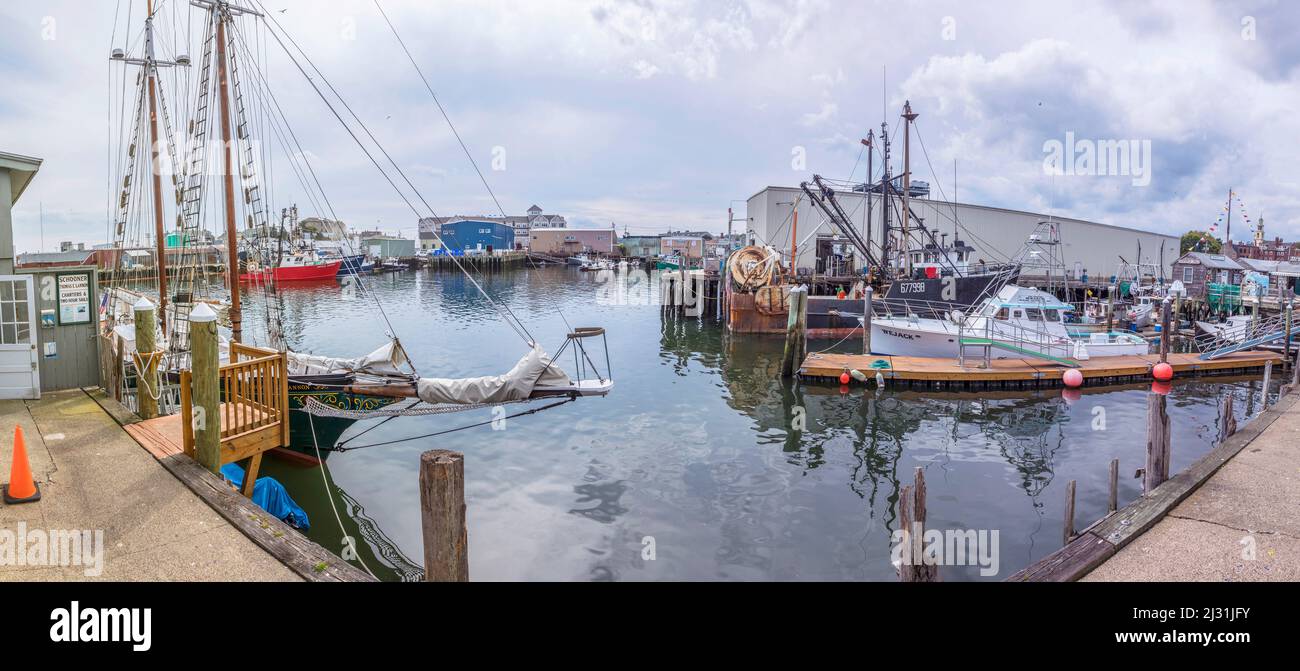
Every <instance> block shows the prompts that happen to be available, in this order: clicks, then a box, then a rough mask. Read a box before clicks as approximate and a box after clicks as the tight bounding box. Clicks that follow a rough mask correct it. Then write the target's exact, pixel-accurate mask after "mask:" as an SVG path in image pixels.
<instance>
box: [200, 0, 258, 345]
mask: <svg viewBox="0 0 1300 671" xmlns="http://www.w3.org/2000/svg"><path fill="white" fill-rule="evenodd" d="M190 4H192V5H194V6H195V7H201V8H203V9H206V10H208V14H209V16H210V19H211V22H212V23H213V24H214V25H215V29H216V47H217V49H216V51H217V54H216V62H217V80H218V84H217V90H218V102H219V105H218V110H219V116H220V117H221V152H222V174H223V180H222V182H223V184H222V190H223V194H224V204H225V207H224V210H225V232H226V283H227V285H228V287H229V289H230V331H231V340H233V341H234V342H240V341H241V340H242V339H243V310H242V309H241V306H240V300H239V231H238V229H237V227H236V226H235V174H234V173H235V168H234V155H233V149H232V147H231V135H232V133H231V123H230V120H231V107H230V97H231V96H230V89H231V84H230V79H231V75H230V73H231V70H232V69H233V67H234V60H233V58H232V57H231V56H230V55H229V54H227V46H228V45H229V37H228V36H227V30H228V28H229V25H230V22H231V18H232V17H233V16H235V15H243V14H249V15H252V16H261V14H260V13H258V12H255V11H253V10H250V9H246V8H243V7H239V6H237V5H234V4H231V3H230V2H228V1H227V0H190ZM207 67H208V64H207V63H204V69H205V72H206V69H207ZM236 94H237V95H238V92H236ZM241 100H242V98H241ZM238 113H239V115H240V126H239V129H238V133H239V140H240V141H241V142H242V141H247V139H248V129H247V126H246V124H245V123H244V121H243V108H242V106H241V107H240V109H239V110H238ZM249 158H250V164H249V166H247V169H246V170H245V171H244V172H243V173H242V176H243V178H244V179H251V178H252V166H251V152H250V156H249ZM256 188H257V187H256V186H255V185H250V186H247V187H246V189H245V198H244V200H245V202H246V203H249V204H252V203H253V200H254V198H253V191H254V190H255V189H256ZM256 200H257V204H258V205H259V206H260V203H261V199H260V197H258V198H257V199H256ZM252 218H253V217H252V214H251V213H250V215H249V219H250V220H251V219H252Z"/></svg>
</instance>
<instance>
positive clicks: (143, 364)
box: [132, 296, 162, 419]
mask: <svg viewBox="0 0 1300 671" xmlns="http://www.w3.org/2000/svg"><path fill="white" fill-rule="evenodd" d="M132 311H133V312H134V313H135V373H136V385H135V394H136V399H137V401H138V402H137V404H136V413H137V414H139V415H140V418H141V419H153V418H154V417H157V416H158V399H159V397H160V396H161V395H162V393H161V389H162V379H161V376H159V375H158V360H159V359H160V358H161V357H162V352H159V351H158V346H157V338H156V337H155V336H156V334H157V329H158V323H157V318H158V308H156V307H155V306H154V304H153V302H152V301H150V300H149V299H148V298H144V297H143V296H142V297H141V298H140V300H139V301H137V302H136V304H135V305H134V306H132Z"/></svg>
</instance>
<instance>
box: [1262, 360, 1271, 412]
mask: <svg viewBox="0 0 1300 671" xmlns="http://www.w3.org/2000/svg"><path fill="white" fill-rule="evenodd" d="M1272 378H1273V362H1272V361H1270V362H1268V363H1266V364H1264V382H1263V387H1264V393H1263V394H1262V404H1263V409H1264V410H1268V386H1269V383H1270V382H1271V381H1272Z"/></svg>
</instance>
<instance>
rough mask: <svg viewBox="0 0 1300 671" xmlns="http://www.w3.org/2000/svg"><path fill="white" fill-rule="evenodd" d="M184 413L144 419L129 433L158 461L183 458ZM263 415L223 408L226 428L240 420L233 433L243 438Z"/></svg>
mask: <svg viewBox="0 0 1300 671" xmlns="http://www.w3.org/2000/svg"><path fill="white" fill-rule="evenodd" d="M181 416H182V415H181V413H176V414H172V415H163V416H162V417H155V418H153V419H145V420H141V421H138V422H135V423H133V424H127V425H126V426H125V427H123V428H125V429H126V432H127V433H129V434H131V437H132V438H134V439H135V442H137V443H140V445H141V446H142V447H144V449H146V450H148V451H149V454H152V455H153V456H154V457H155V458H157V459H164V458H166V457H170V456H171V455H173V454H182V453H183V452H184V451H185V448H184V446H185V442H184V440H185V439H184V437H183V435H182V433H183V431H182V430H183V428H184V427H182V426H181ZM262 416H263V413H261V412H260V411H258V410H256V409H255V408H248V407H245V408H244V409H243V410H241V411H240V412H238V413H236V412H235V411H234V409H233V406H232V404H230V403H222V404H221V417H222V422H223V425H225V426H232V423H234V422H236V417H238V423H237V424H234V425H233V427H234V429H235V430H234V433H236V434H240V433H244V432H245V431H248V430H251V429H253V428H254V427H255V426H256V424H257V422H258V421H260V420H261V418H262Z"/></svg>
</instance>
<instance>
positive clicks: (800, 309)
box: [781, 285, 808, 377]
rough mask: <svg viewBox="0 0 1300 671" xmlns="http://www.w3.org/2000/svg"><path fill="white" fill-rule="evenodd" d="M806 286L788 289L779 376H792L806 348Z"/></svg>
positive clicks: (797, 369)
mask: <svg viewBox="0 0 1300 671" xmlns="http://www.w3.org/2000/svg"><path fill="white" fill-rule="evenodd" d="M807 328H808V287H806V286H802V285H801V286H797V287H794V288H793V289H791V290H790V301H789V311H788V312H787V317H786V322H785V352H784V354H783V356H782V357H781V377H793V376H794V374H795V373H797V372H799V366H800V364H801V363H802V362H803V359H804V354H805V353H806V352H807V350H808V339H807V337H808V336H807Z"/></svg>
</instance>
